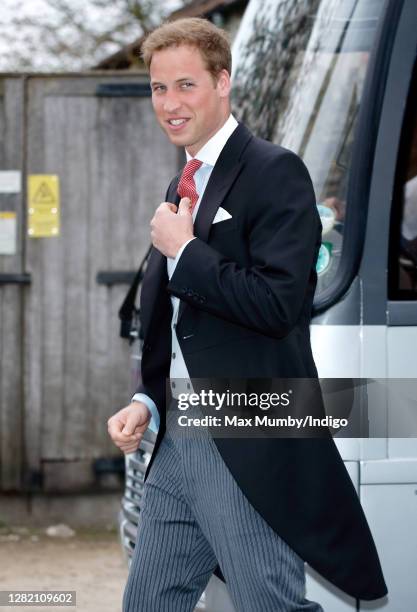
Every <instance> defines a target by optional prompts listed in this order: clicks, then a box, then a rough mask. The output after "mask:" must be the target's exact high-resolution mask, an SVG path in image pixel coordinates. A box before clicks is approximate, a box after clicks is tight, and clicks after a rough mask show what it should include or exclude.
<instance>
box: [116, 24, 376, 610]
mask: <svg viewBox="0 0 417 612" xmlns="http://www.w3.org/2000/svg"><path fill="white" fill-rule="evenodd" d="M143 56H144V61H145V63H146V65H147V66H148V68H149V71H150V77H151V88H152V103H153V107H154V110H155V113H156V117H157V120H158V122H159V124H160V126H161V127H162V129H163V131H164V132H165V133H166V134H167V136H168V138H169V140H170V141H171V142H172V143H174V144H175V145H177V146H181V147H185V152H186V157H187V163H186V165H185V168H184V169H183V171H182V173H181V175H179V176H177V177H175V178H174V179H173V180H172V182H171V184H170V185H169V188H168V191H167V194H166V202H163V203H162V204H160V206H159V207H158V208H157V209H156V212H155V214H154V217H153V219H152V221H151V239H152V243H153V247H154V248H153V250H152V253H151V256H150V260H149V264H148V268H147V271H146V275H145V278H144V281H143V286H142V294H141V317H142V325H143V332H144V345H143V356H142V382H141V384H140V387H139V388H138V390H137V393H136V394H135V396H134V398H133V400H132V403H131V404H130V405H129V406H127V407H125V408H123V409H122V410H119V412H117V413H116V414H115V415H113V416H112V417H111V418H110V419H109V421H108V429H109V434H110V436H111V437H112V439H113V441H114V443H115V444H116V445H117V446H118V447H119V448H120V449H122V450H123V451H124V452H125V453H128V452H133V451H134V450H136V449H137V448H138V446H139V443H140V439H141V437H142V435H143V433H144V431H145V430H146V428H147V427H148V426H151V427H155V428H157V429H158V434H157V439H156V444H155V449H154V452H153V455H152V458H151V461H150V463H149V466H148V469H147V472H146V476H145V479H146V481H145V485H144V494H143V505H142V509H141V513H140V521H139V525H138V533H137V544H136V547H135V553H134V557H133V560H132V564H131V567H130V573H129V578H128V582H127V586H126V589H125V593H124V599H123V610H124V612H139V611H140V612H164V611H168V610H170V611H174V612H188V611H189V612H191V611H192V610H193V609H194V607H195V605H196V603H197V601H198V599H199V597H200V595H201V593H202V591H203V590H204V588H205V586H206V584H207V582H208V580H209V578H210V576H211V575H212V573H213V572H217V573H219V572H220V574H219V575H222V576H223V578H224V580H225V582H226V585H227V588H228V590H229V592H230V595H231V598H232V600H233V602H234V605H235V607H236V610H237V611H238V612H277V611H278V610H279V611H282V612H291V611H294V612H295V611H305V612H307V611H308V612H313V611H314V612H318V611H321V610H322V608H321V606H320V605H319V604H318V603H315V602H311V601H308V600H307V599H306V598H305V574H304V561H307V562H308V563H309V564H310V565H311V566H312V567H313V568H315V569H316V570H317V571H318V572H320V573H321V574H322V575H323V576H324V577H325V578H327V579H328V580H330V581H331V582H332V583H334V584H335V585H337V586H338V587H339V588H341V589H343V590H344V591H345V592H346V593H348V594H350V595H352V596H354V597H357V598H361V599H376V598H379V597H382V596H383V595H384V594H385V593H386V586H385V583H384V578H383V575H382V572H381V567H380V564H379V559H378V555H377V552H376V549H375V545H374V542H373V539H372V536H371V534H370V531H369V528H368V525H367V522H366V519H365V516H364V514H363V511H362V508H361V506H360V503H359V500H358V498H357V495H356V492H355V490H354V488H353V485H352V483H351V481H350V478H349V476H348V474H347V472H346V470H345V467H344V464H343V462H342V460H341V457H340V455H339V453H338V451H337V449H336V447H335V445H334V443H333V440H332V439H331V438H330V436H329V437H326V438H325V439H312V438H311V439H291V438H273V437H264V438H261V439H260V438H256V437H253V438H251V437H250V436H248V437H245V438H232V437H222V438H220V437H211V436H210V435H207V436H201V437H195V438H193V437H191V438H189V437H187V436H181V435H178V436H177V435H174V434H171V432H170V428H169V427H167V419H169V418H170V415H171V412H168V411H167V405H169V403H170V402H171V401H174V402H175V398H178V395H177V390H176V388H175V384H176V381H177V384H178V381H182V380H187V379H189V380H191V381H192V380H193V379H196V378H210V379H212V380H216V379H223V378H229V377H230V378H239V379H250V378H262V379H266V378H270V379H273V378H313V379H314V378H316V377H317V371H316V368H315V364H314V361H313V357H312V352H311V347H310V337H309V324H310V317H311V309H312V302H313V296H314V290H315V286H316V272H315V263H316V258H317V253H318V249H319V246H320V241H321V225H320V220H319V216H318V213H317V209H316V202H315V196H314V191H313V186H312V183H311V180H310V176H309V174H308V171H307V169H306V167H305V165H304V164H303V162H302V161H301V160H300V158H299V157H298V156H297V155H296V154H295V153H293V152H291V151H289V150H287V149H284V148H282V147H280V146H276V145H273V144H271V143H269V142H266V141H264V140H261V139H259V138H256V137H255V136H254V135H253V134H251V133H250V131H249V130H248V129H247V128H246V127H245V126H244V125H243V124H241V123H238V122H237V121H236V119H235V118H234V117H233V115H232V114H231V112H230V102H229V94H230V73H231V53H230V46H229V43H228V40H227V37H226V35H225V33H224V32H223V31H222V30H220V29H218V28H216V27H215V26H214V25H212V24H210V23H209V22H208V21H205V20H202V19H194V18H193V19H182V20H178V21H175V22H172V23H167V24H164V25H162V26H161V27H160V28H158V29H157V30H155V31H154V32H152V33H151V34H150V35H149V36H148V38H147V39H146V41H145V43H144V46H143ZM157 163H158V160H155V164H157ZM166 380H168V381H171V387H169V386H168V391H167V385H166Z"/></svg>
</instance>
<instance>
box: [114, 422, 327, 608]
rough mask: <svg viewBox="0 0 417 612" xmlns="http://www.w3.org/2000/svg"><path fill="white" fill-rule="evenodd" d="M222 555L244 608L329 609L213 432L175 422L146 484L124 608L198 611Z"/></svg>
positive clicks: (228, 580)
mask: <svg viewBox="0 0 417 612" xmlns="http://www.w3.org/2000/svg"><path fill="white" fill-rule="evenodd" d="M168 417H170V415H169V414H168ZM180 429H181V430H180ZM194 433H195V430H194ZM217 562H218V563H219V565H220V567H221V569H222V572H223V575H224V577H225V579H226V584H227V587H228V589H229V592H230V595H231V598H232V600H233V602H234V605H235V607H236V610H237V611H238V612H323V610H322V608H321V606H319V605H318V604H317V603H314V602H310V601H307V600H306V599H305V574H304V563H303V561H302V559H300V557H298V555H297V554H296V553H295V552H294V551H293V550H292V549H291V548H290V547H289V546H288V545H287V544H286V543H285V542H284V541H283V540H282V539H281V538H280V537H279V536H278V535H277V534H276V533H275V532H274V531H273V530H272V528H271V527H269V525H268V524H267V523H266V522H265V521H264V520H263V518H262V517H261V516H260V515H259V514H258V513H257V512H256V511H255V510H254V508H253V507H252V506H251V505H250V504H249V502H248V501H247V499H246V497H245V496H244V495H243V493H242V492H241V490H240V489H239V487H238V486H237V484H236V482H235V481H234V479H233V477H232V476H231V474H230V472H229V471H228V469H227V468H226V466H225V464H224V462H223V460H222V458H221V456H220V454H219V452H218V450H217V448H216V446H215V444H214V442H213V441H212V440H211V438H210V436H208V435H207V433H204V432H202V433H201V435H199V436H197V437H196V436H195V435H193V434H190V430H187V428H179V427H178V426H177V427H176V428H173V426H172V425H169V426H168V429H167V433H166V434H165V436H164V439H163V440H162V443H161V446H160V448H159V451H158V454H157V456H156V458H155V461H154V463H153V466H152V468H151V471H150V473H149V475H148V478H147V481H146V484H145V492H144V498H143V510H142V512H141V516H140V522H139V526H138V533H137V545H136V547H135V553H134V556H133V559H132V563H131V567H130V572H129V577H128V582H127V585H126V589H125V593H124V599H123V612H191V611H192V610H193V609H194V607H195V605H196V603H197V601H198V599H199V597H200V595H201V593H202V591H203V590H204V588H205V586H206V584H207V582H208V580H209V578H210V576H211V574H212V572H213V571H214V569H215V567H216V565H217ZM219 612H220V611H219Z"/></svg>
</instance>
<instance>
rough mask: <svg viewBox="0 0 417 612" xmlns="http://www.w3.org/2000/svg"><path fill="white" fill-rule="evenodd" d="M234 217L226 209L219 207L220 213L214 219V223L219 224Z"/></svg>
mask: <svg viewBox="0 0 417 612" xmlns="http://www.w3.org/2000/svg"><path fill="white" fill-rule="evenodd" d="M231 218H232V215H231V214H230V213H228V212H227V210H225V209H224V208H222V207H221V206H219V209H218V211H217V212H216V216H215V217H214V219H213V223H219V222H220V221H227V219H231Z"/></svg>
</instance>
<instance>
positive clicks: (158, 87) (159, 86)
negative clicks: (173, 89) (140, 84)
mask: <svg viewBox="0 0 417 612" xmlns="http://www.w3.org/2000/svg"><path fill="white" fill-rule="evenodd" d="M163 89H164V86H163V85H155V86H154V87H153V88H152V91H163Z"/></svg>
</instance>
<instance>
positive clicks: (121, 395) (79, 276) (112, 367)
mask: <svg viewBox="0 0 417 612" xmlns="http://www.w3.org/2000/svg"><path fill="white" fill-rule="evenodd" d="M180 163H181V152H180V151H178V150H177V149H176V148H175V147H173V146H172V145H170V144H169V143H168V141H167V139H166V137H165V135H164V134H163V133H162V131H161V130H160V128H159V127H158V125H157V123H156V120H155V118H154V115H153V110H152V105H151V101H150V98H149V88H148V86H147V78H146V77H145V76H141V75H126V74H125V75H120V74H112V73H108V72H106V73H99V74H97V73H94V74H92V73H89V74H79V75H58V76H56V75H51V76H31V77H24V76H13V75H3V76H0V224H1V225H0V249H1V248H2V249H3V254H2V253H0V343H1V344H0V490H1V491H23V490H25V491H27V490H39V489H40V490H45V491H47V490H57V489H58V490H74V489H80V488H83V487H89V486H91V485H92V483H93V481H94V474H93V467H92V466H93V463H94V460H96V459H99V458H112V457H120V456H121V453H120V452H119V451H118V450H117V449H116V448H115V447H114V446H113V444H112V443H111V441H110V440H109V438H108V434H107V419H108V417H109V416H110V415H111V414H113V413H114V412H115V410H117V409H118V408H120V407H122V406H123V405H125V404H126V403H127V402H128V400H129V397H130V392H131V388H132V383H131V380H130V367H131V366H130V349H129V347H128V345H127V343H126V341H124V340H122V339H120V338H119V335H118V333H119V321H118V317H117V311H118V309H119V306H120V304H121V302H122V300H123V297H124V295H125V293H126V291H127V287H128V285H127V284H126V279H125V280H124V282H123V276H124V277H126V274H121V275H118V274H117V273H118V272H122V273H124V272H129V271H130V272H132V271H133V270H134V269H135V268H136V267H137V265H138V262H139V261H140V258H141V256H142V255H143V254H144V252H145V250H146V248H147V246H148V244H149V220H150V218H151V216H152V214H153V210H154V209H155V207H156V206H157V205H158V204H159V203H160V202H161V201H162V200H163V198H164V195H165V190H166V187H167V185H168V183H169V180H170V179H171V178H172V176H173V175H174V174H175V173H176V172H177V170H178V167H179V164H180ZM5 171H8V174H7V173H6V172H5ZM10 172H11V174H10ZM31 175H52V176H57V177H58V180H59V192H60V233H59V235H57V236H51V237H42V238H39V237H31V236H29V235H28V222H27V201H28V193H27V178H28V177H29V176H31ZM19 177H20V179H19ZM19 180H20V185H21V187H20V188H17V187H16V186H15V187H13V183H16V182H19ZM5 212H6V213H9V215H4V213H5ZM2 213H3V215H2V217H1V214H2ZM10 213H15V215H16V231H17V239H16V245H15V248H14V252H12V253H4V248H5V247H4V235H5V233H6V234H7V232H9V233H10V231H11V229H10V228H12V229H13V223H14V220H13V215H10ZM8 217H10V218H8ZM6 226H7V228H6ZM5 228H6V229H5ZM2 232H3V234H2ZM2 235H3V243H2ZM7 241H9V242H10V241H11V242H13V240H12V239H11V238H10V236H8V235H6V242H7ZM1 245H3V246H1ZM6 250H7V247H6ZM100 272H106V273H109V274H104V277H107V282H104V283H100V282H98V280H97V275H98V274H99V273H100ZM102 277H103V275H102ZM120 278H121V280H122V282H118V279H119V281H120Z"/></svg>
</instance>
